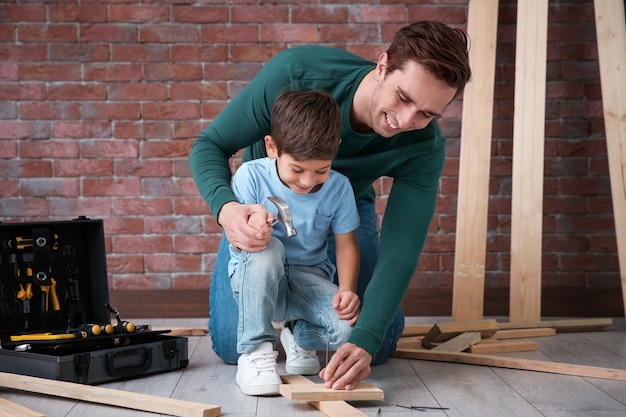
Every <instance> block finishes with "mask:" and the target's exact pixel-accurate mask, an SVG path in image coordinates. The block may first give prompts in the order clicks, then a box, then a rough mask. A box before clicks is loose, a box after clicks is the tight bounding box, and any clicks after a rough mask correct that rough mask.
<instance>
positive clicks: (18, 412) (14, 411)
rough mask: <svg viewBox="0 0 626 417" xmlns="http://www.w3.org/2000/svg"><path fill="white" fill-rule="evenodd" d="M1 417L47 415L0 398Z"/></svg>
mask: <svg viewBox="0 0 626 417" xmlns="http://www.w3.org/2000/svg"><path fill="white" fill-rule="evenodd" d="M0 417H46V415H45V414H41V413H40V412H38V411H35V410H31V409H30V408H26V407H24V406H23V405H20V404H17V403H14V402H13V401H9V400H7V399H4V398H0Z"/></svg>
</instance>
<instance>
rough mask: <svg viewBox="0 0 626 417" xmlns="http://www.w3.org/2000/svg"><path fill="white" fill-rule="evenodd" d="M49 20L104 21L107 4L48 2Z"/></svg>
mask: <svg viewBox="0 0 626 417" xmlns="http://www.w3.org/2000/svg"><path fill="white" fill-rule="evenodd" d="M48 18H49V19H50V21H51V22H106V20H107V6H106V5H99V4H84V5H78V4H50V5H49V6H48Z"/></svg>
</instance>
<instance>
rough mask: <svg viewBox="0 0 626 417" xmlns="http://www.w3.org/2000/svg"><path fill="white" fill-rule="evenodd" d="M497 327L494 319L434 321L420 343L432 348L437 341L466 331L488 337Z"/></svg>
mask: <svg viewBox="0 0 626 417" xmlns="http://www.w3.org/2000/svg"><path fill="white" fill-rule="evenodd" d="M498 329H499V328H498V322H496V321H495V320H494V319H489V320H467V321H450V322H440V323H435V325H434V326H433V327H432V328H431V329H430V331H429V332H428V333H427V334H426V336H424V338H423V339H422V345H423V346H424V347H427V348H433V347H435V346H436V344H437V343H443V342H445V341H447V340H450V339H452V338H453V337H456V336H458V335H460V334H461V333H466V332H480V335H481V337H482V338H483V339H488V338H490V337H491V336H493V335H494V333H495V332H497V331H498Z"/></svg>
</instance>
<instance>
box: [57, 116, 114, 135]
mask: <svg viewBox="0 0 626 417" xmlns="http://www.w3.org/2000/svg"><path fill="white" fill-rule="evenodd" d="M52 137H53V138H74V139H83V138H108V137H111V123H110V122H108V121H99V120H97V121H93V122H91V121H89V122H71V121H58V122H54V123H53V125H52Z"/></svg>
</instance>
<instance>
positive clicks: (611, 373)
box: [393, 349, 626, 381]
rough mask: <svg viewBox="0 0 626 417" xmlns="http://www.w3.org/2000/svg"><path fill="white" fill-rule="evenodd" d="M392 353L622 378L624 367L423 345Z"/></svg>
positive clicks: (558, 372) (562, 373)
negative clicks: (451, 350)
mask: <svg viewBox="0 0 626 417" xmlns="http://www.w3.org/2000/svg"><path fill="white" fill-rule="evenodd" d="M393 356H394V357H396V358H405V359H419V360H425V361H437V362H453V363H464V364H469V365H482V366H492V367H496V368H508V369H519V370H526V371H537V372H547V373H553V374H561V375H573V376H582V377H588V378H599V379H611V380H617V381H626V370H624V369H613V368H602V367H597V366H586V365H576V364H569V363H559V362H548V361H538V360H532V359H519V358H509V357H504V356H495V355H481V354H477V353H466V352H437V351H432V350H426V349H397V350H396V351H395V353H394V354H393Z"/></svg>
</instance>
